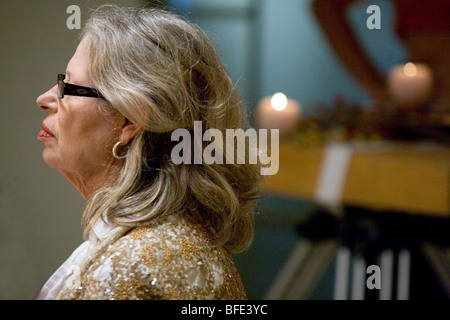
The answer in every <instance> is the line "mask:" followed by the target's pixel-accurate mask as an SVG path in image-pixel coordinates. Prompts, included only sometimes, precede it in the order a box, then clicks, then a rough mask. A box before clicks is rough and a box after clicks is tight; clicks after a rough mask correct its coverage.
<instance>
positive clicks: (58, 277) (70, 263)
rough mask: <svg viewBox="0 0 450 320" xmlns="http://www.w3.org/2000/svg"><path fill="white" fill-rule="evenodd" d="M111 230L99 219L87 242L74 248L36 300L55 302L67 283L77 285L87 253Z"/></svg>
mask: <svg viewBox="0 0 450 320" xmlns="http://www.w3.org/2000/svg"><path fill="white" fill-rule="evenodd" d="M111 230H112V227H111V226H110V225H108V224H106V223H105V222H103V220H102V219H99V220H98V221H97V222H96V223H95V224H94V226H93V227H92V230H91V232H90V233H89V240H86V241H85V242H83V243H82V244H81V245H80V246H79V247H78V248H76V249H75V251H74V252H73V253H72V254H71V255H70V257H69V258H68V259H67V260H66V261H65V262H64V263H63V264H62V265H61V266H60V267H59V268H58V269H57V270H56V271H55V273H54V274H53V275H52V276H51V277H50V279H48V280H47V282H46V283H45V285H44V286H43V288H42V290H41V292H40V293H39V295H38V296H37V297H36V299H37V300H55V299H56V297H57V296H58V294H59V292H60V291H61V290H62V288H63V287H64V285H65V284H66V282H67V281H71V283H70V284H69V285H72V286H77V285H79V281H80V268H79V266H80V264H81V263H82V262H83V261H84V259H85V258H86V257H87V256H88V254H89V251H90V250H91V249H92V248H93V247H94V245H95V244H96V243H97V241H99V240H102V239H104V238H106V237H107V235H108V233H109V232H110V231H111Z"/></svg>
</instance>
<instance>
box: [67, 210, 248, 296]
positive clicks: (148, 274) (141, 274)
mask: <svg viewBox="0 0 450 320" xmlns="http://www.w3.org/2000/svg"><path fill="white" fill-rule="evenodd" d="M58 299H185V300H191V299H224V300H231V299H233V300H235V299H246V295H245V291H244V287H243V285H242V282H241V279H240V276H239V274H238V272H237V270H236V268H235V265H234V263H233V260H232V257H231V255H230V253H229V252H228V251H227V250H225V249H223V248H217V247H216V246H214V245H213V243H212V241H211V236H210V235H209V234H208V233H207V232H206V231H205V230H204V228H202V227H201V226H200V225H199V224H196V223H193V222H189V221H187V220H186V219H183V218H175V217H172V218H168V219H165V220H163V221H160V222H156V223H154V224H153V225H150V226H145V227H138V228H134V229H131V230H129V229H126V228H120V227H118V228H115V229H114V230H113V232H111V233H110V235H109V236H108V237H107V238H106V239H105V240H103V241H102V242H101V243H99V244H98V246H97V247H96V248H95V249H94V250H93V251H92V252H90V254H89V258H88V259H86V261H85V262H84V264H83V265H82V266H81V278H80V284H79V286H77V287H75V288H72V287H70V286H65V287H64V288H63V289H62V290H61V292H60V293H59V295H58Z"/></svg>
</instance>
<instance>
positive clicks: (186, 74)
mask: <svg viewBox="0 0 450 320" xmlns="http://www.w3.org/2000/svg"><path fill="white" fill-rule="evenodd" d="M82 39H83V40H87V44H88V55H89V58H88V59H89V77H90V79H91V80H92V83H93V84H94V86H95V87H96V88H97V89H98V90H99V91H100V92H101V93H102V95H103V96H104V97H105V98H106V101H105V102H102V105H101V107H102V108H103V109H104V111H105V112H107V113H111V114H113V113H115V112H119V113H120V114H122V115H123V116H125V117H126V118H127V119H128V120H129V121H131V122H132V123H136V124H139V125H140V126H141V127H142V128H143V130H142V132H140V133H139V134H138V135H137V136H136V137H135V138H134V139H133V140H132V142H130V143H129V144H128V146H127V150H126V159H125V160H124V165H123V167H122V168H121V171H120V173H119V176H118V177H117V176H114V177H113V176H112V177H110V179H109V180H110V181H108V182H107V183H105V186H104V187H103V188H102V189H101V190H99V191H98V192H97V193H96V194H95V195H94V196H93V197H92V198H91V199H90V200H89V201H88V204H87V207H86V209H85V211H84V213H83V218H82V227H83V234H84V237H87V236H88V234H89V231H90V230H91V228H92V226H93V224H94V222H95V221H96V220H97V219H98V218H99V217H101V216H102V213H104V214H105V215H106V218H107V219H108V221H110V222H112V223H113V224H115V225H120V226H129V227H136V226H141V225H147V224H149V223H150V222H151V221H153V220H155V219H159V218H161V217H167V216H169V215H184V216H190V217H192V218H194V219H196V221H200V222H201V223H202V224H204V225H205V226H207V227H208V228H209V229H210V230H211V232H212V234H213V236H214V239H213V240H214V242H215V243H216V244H217V245H220V246H224V247H225V248H227V249H228V250H230V251H232V252H239V251H242V250H245V249H246V248H248V246H249V245H250V243H251V241H252V239H253V236H254V208H255V204H256V201H257V200H258V198H259V189H258V188H259V183H260V181H261V175H260V173H259V170H260V165H259V164H216V163H213V164H206V163H202V164H192V165H191V164H179V165H176V164H174V163H173V162H172V160H171V149H172V148H173V146H174V143H173V142H171V133H172V131H174V130H175V129H178V128H184V129H187V130H191V132H192V130H193V125H194V121H202V127H203V130H207V129H208V128H216V129H219V130H221V131H222V132H224V131H225V129H237V128H242V129H244V130H246V129H247V128H249V123H248V120H247V114H246V109H245V106H244V104H243V102H242V100H241V98H240V95H239V93H238V92H237V90H236V88H235V86H234V83H233V81H232V80H231V79H230V77H229V75H228V74H227V72H226V70H225V68H224V66H223V64H222V62H221V60H220V58H219V56H218V54H217V52H216V51H215V49H214V47H213V46H212V44H211V43H210V41H209V39H208V37H207V36H206V35H205V33H204V32H202V31H201V30H200V29H199V28H198V27H197V26H195V25H194V24H192V23H190V22H188V21H186V20H185V19H184V18H182V17H180V16H178V15H176V14H173V13H170V12H167V11H163V10H161V9H152V8H120V7H117V6H114V5H105V6H101V7H100V8H98V9H96V10H95V11H93V13H92V15H91V16H90V18H89V20H88V21H87V23H86V26H85V28H84V30H83V33H82Z"/></svg>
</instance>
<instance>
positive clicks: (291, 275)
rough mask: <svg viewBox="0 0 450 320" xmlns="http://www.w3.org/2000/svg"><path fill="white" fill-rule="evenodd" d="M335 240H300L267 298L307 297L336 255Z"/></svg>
mask: <svg viewBox="0 0 450 320" xmlns="http://www.w3.org/2000/svg"><path fill="white" fill-rule="evenodd" d="M336 247H337V243H336V242H335V241H334V240H333V241H320V242H310V241H305V240H302V241H299V242H298V243H297V245H296V247H295V248H294V251H293V253H292V254H291V255H290V257H289V259H288V261H287V262H286V264H285V265H284V267H283V268H282V270H281V272H280V273H279V274H278V276H277V278H276V279H275V282H274V284H273V285H272V287H271V288H270V290H269V292H268V293H267V295H266V297H265V298H266V299H269V300H275V299H291V300H292V299H305V298H307V297H308V295H309V293H310V291H311V289H312V288H313V287H314V285H315V283H316V282H317V280H318V278H319V277H320V276H321V275H322V274H323V272H324V270H325V268H326V267H327V266H328V265H329V262H330V261H331V259H332V257H333V256H334V253H335V250H336Z"/></svg>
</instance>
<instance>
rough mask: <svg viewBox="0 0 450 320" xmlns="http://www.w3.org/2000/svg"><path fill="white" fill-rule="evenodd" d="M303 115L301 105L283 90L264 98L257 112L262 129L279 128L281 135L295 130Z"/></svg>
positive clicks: (258, 123) (258, 122)
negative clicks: (288, 96)
mask: <svg viewBox="0 0 450 320" xmlns="http://www.w3.org/2000/svg"><path fill="white" fill-rule="evenodd" d="M300 117H301V106H300V104H299V103H298V102H297V101H295V100H293V99H288V98H287V97H286V95H284V94H283V93H281V92H278V93H275V94H274V95H273V96H271V97H265V98H263V99H262V100H261V101H260V103H259V104H258V106H257V109H256V113H255V120H256V124H257V126H258V127H259V128H261V129H279V133H280V136H286V135H289V134H292V133H294V132H295V129H296V128H297V126H298V124H299V121H300Z"/></svg>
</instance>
